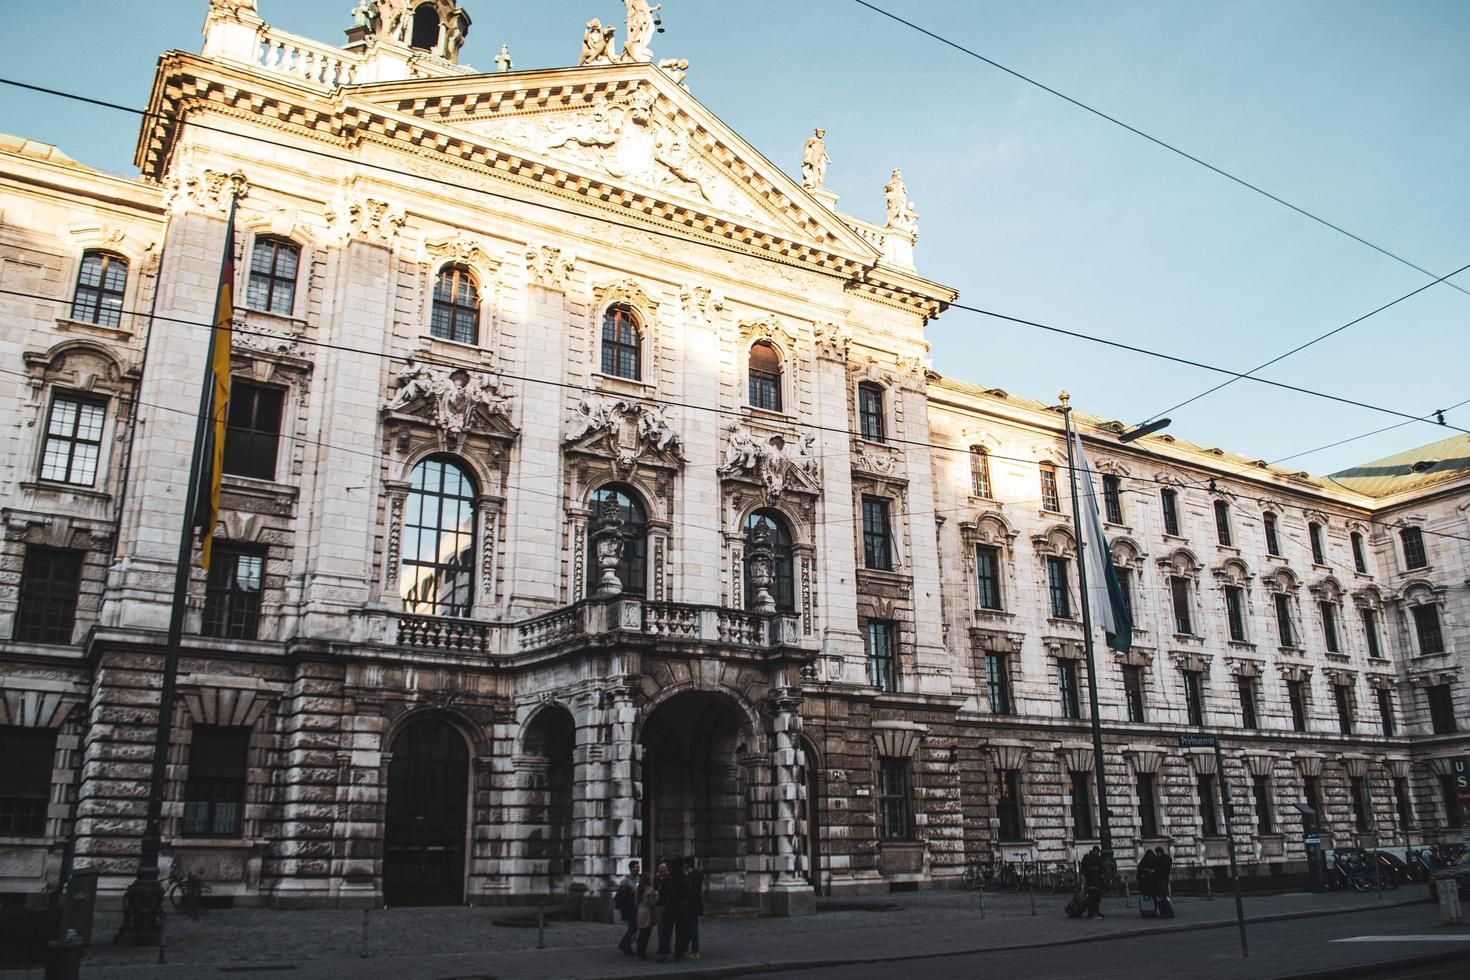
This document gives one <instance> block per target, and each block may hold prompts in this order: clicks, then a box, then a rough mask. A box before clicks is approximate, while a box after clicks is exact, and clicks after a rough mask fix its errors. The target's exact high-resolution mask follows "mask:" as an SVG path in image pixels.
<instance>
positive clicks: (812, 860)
mask: <svg viewBox="0 0 1470 980" xmlns="http://www.w3.org/2000/svg"><path fill="white" fill-rule="evenodd" d="M799 744H800V745H801V752H802V756H803V758H804V765H803V766H802V772H801V779H802V783H803V784H804V785H805V787H806V799H804V800H803V801H802V811H801V829H802V835H803V845H804V847H803V852H804V853H803V854H802V877H804V878H806V880H807V882H808V883H809V884H810V885H811V886H812V888H814V889H815V890H816V893H817V894H818V895H820V894H822V821H821V813H822V776H821V770H820V769H819V768H818V766H819V765H820V764H821V763H820V762H819V761H818V759H817V750H816V747H815V746H814V745H812V743H811V740H810V739H808V738H807V737H806V736H805V735H803V736H802V737H801V741H800V743H799Z"/></svg>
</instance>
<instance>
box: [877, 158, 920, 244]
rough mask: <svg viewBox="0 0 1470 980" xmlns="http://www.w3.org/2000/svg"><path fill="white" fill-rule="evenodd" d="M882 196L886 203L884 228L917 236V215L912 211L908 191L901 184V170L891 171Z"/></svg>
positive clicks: (902, 183) (912, 205) (904, 185)
mask: <svg viewBox="0 0 1470 980" xmlns="http://www.w3.org/2000/svg"><path fill="white" fill-rule="evenodd" d="M883 196H884V197H885V198H887V201H888V221H887V223H886V224H885V225H884V227H886V228H893V229H895V230H897V231H906V232H908V233H910V234H917V233H918V231H919V213H918V212H917V211H915V210H914V202H913V201H910V200H909V189H908V186H907V185H906V184H904V182H903V171H902V170H897V169H895V170H894V171H893V176H892V178H890V179H889V181H888V185H887V186H886V187H884V188H883Z"/></svg>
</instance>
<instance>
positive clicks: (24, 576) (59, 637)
mask: <svg viewBox="0 0 1470 980" xmlns="http://www.w3.org/2000/svg"><path fill="white" fill-rule="evenodd" d="M82 554H83V553H82V552H80V551H68V550H65V549H62V548H44V547H42V546H40V545H34V544H33V545H30V546H28V547H27V548H26V555H25V560H24V562H22V564H21V571H20V601H19V603H18V606H17V608H16V610H15V633H14V636H13V638H14V639H17V640H27V641H29V642H31V643H56V644H68V643H71V634H72V630H73V628H74V627H75V626H76V621H77V593H78V592H79V591H81V586H82Z"/></svg>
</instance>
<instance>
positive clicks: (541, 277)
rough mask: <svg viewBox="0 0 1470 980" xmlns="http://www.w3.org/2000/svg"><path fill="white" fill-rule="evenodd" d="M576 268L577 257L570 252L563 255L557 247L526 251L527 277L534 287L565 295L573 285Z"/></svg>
mask: <svg viewBox="0 0 1470 980" xmlns="http://www.w3.org/2000/svg"><path fill="white" fill-rule="evenodd" d="M576 267H577V259H576V256H574V255H572V253H570V252H567V253H565V254H563V253H562V250H561V249H560V248H557V247H556V246H555V245H542V246H540V247H535V246H532V247H530V248H527V249H526V277H527V281H528V282H530V283H532V284H533V285H536V286H542V287H544V288H546V289H553V290H556V291H558V292H563V293H564V292H566V291H567V289H568V288H569V287H570V286H571V284H572V272H573V271H574V270H575V269H576Z"/></svg>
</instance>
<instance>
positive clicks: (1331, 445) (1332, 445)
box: [1268, 398, 1470, 482]
mask: <svg viewBox="0 0 1470 980" xmlns="http://www.w3.org/2000/svg"><path fill="white" fill-rule="evenodd" d="M1465 405H1470V398H1467V399H1465V400H1464V401H1462V402H1455V403H1454V404H1453V405H1450V406H1449V407H1448V408H1440V409H1436V410H1435V411H1434V412H1432V413H1430V414H1429V415H1426V416H1425V417H1424V418H1422V419H1420V420H1419V421H1421V422H1432V421H1434V418H1433V416H1435V415H1438V416H1441V417H1442V416H1444V415H1446V414H1448V413H1450V412H1453V411H1454V410H1455V409H1457V408H1461V407H1462V406H1465ZM1410 424H1412V423H1410V422H1395V423H1394V424H1393V425H1385V426H1384V427H1383V428H1381V429H1374V430H1372V431H1371V432H1363V433H1359V434H1358V435H1355V436H1349V437H1348V438H1346V439H1339V440H1337V441H1336V442H1329V443H1328V444H1327V445H1325V446H1318V447H1317V448H1316V449H1306V450H1303V451H1302V452H1299V453H1292V454H1291V455H1290V456H1282V457H1281V458H1280V459H1273V460H1271V462H1270V463H1269V464H1268V465H1270V466H1276V465H1278V464H1280V463H1284V462H1286V461H1287V460H1289V459H1297V458H1299V457H1301V456H1310V455H1312V454H1313V453H1320V452H1322V451H1323V450H1325V449H1336V448H1337V447H1338V446H1345V445H1347V444H1348V443H1350V442H1357V441H1358V440H1359V439H1367V438H1368V437H1369V436H1376V435H1380V434H1382V433H1384V432H1390V431H1392V430H1394V429H1401V428H1403V427H1404V426H1406V425H1410ZM1334 482H1335V481H1334Z"/></svg>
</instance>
